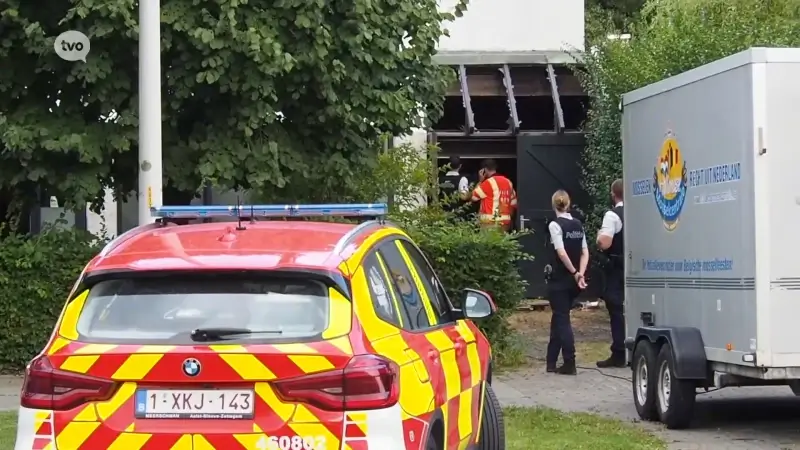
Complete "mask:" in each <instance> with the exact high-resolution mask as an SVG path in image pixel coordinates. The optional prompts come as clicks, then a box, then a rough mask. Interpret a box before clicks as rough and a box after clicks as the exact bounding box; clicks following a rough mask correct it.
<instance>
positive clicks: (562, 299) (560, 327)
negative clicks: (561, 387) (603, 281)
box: [547, 280, 578, 366]
mask: <svg viewBox="0 0 800 450" xmlns="http://www.w3.org/2000/svg"><path fill="white" fill-rule="evenodd" d="M568 281H570V282H572V280H568ZM572 284H574V282H573V283H572ZM548 296H549V300H550V311H551V312H552V314H553V315H552V316H551V317H550V342H549V343H548V344H547V364H548V365H550V366H552V365H555V363H556V361H558V354H559V353H561V354H562V356H563V358H564V362H575V336H574V335H573V334H572V323H571V322H570V318H569V314H570V312H571V311H572V302H573V300H575V297H577V296H578V289H577V287H561V286H552V287H550V286H548Z"/></svg>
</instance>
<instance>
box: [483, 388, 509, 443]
mask: <svg viewBox="0 0 800 450" xmlns="http://www.w3.org/2000/svg"><path fill="white" fill-rule="evenodd" d="M484 389H485V392H484V395H483V420H482V421H481V435H480V441H479V443H478V449H479V450H505V449H506V427H505V424H504V422H503V409H502V408H501V407H500V401H499V400H497V396H496V395H494V390H492V385H490V384H489V383H484Z"/></svg>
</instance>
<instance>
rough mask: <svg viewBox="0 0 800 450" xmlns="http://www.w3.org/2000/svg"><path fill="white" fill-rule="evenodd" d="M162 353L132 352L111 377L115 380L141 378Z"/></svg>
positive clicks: (159, 358)
mask: <svg viewBox="0 0 800 450" xmlns="http://www.w3.org/2000/svg"><path fill="white" fill-rule="evenodd" d="M163 357H164V355H158V354H155V355H154V354H139V353H134V354H133V355H131V356H129V357H128V359H126V360H125V362H124V363H122V365H121V366H119V369H117V371H116V372H114V375H112V376H111V378H113V379H115V380H141V379H142V378H144V377H145V376H146V375H147V373H148V372H150V370H152V369H153V367H154V366H155V365H156V363H158V361H159V360H161V358H163Z"/></svg>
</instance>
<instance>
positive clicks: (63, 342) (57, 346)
mask: <svg viewBox="0 0 800 450" xmlns="http://www.w3.org/2000/svg"><path fill="white" fill-rule="evenodd" d="M70 342H71V341H70V340H68V339H64V338H62V337H60V336H58V337H56V338H55V339H53V344H52V345H51V346H50V348H49V349H47V354H48V355H53V354H55V353H56V352H57V351H59V350H61V349H62V348H64V347H66V346H67V345H69V344H70Z"/></svg>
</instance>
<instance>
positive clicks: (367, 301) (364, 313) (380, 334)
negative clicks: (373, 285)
mask: <svg viewBox="0 0 800 450" xmlns="http://www.w3.org/2000/svg"><path fill="white" fill-rule="evenodd" d="M350 281H351V283H350V285H351V286H352V289H353V302H354V306H355V308H356V316H357V317H358V320H359V321H360V322H361V325H362V327H363V329H364V333H366V335H367V339H368V340H369V341H371V342H375V341H377V340H380V339H383V338H385V337H387V336H392V335H396V334H398V333H399V332H400V331H399V330H398V329H397V328H396V327H394V326H392V325H390V324H388V323H386V322H384V321H383V320H381V319H379V318H378V316H377V315H375V308H374V307H373V306H372V300H371V297H370V292H369V287H368V285H367V278H366V275H365V274H364V268H363V267H359V268H358V270H356V271H355V273H353V277H352V278H351V280H350ZM405 347H407V346H406V345H404V346H402V347H400V348H398V349H396V350H398V351H400V352H402V350H403V348H405ZM376 350H378V349H377V348H376ZM378 353H382V352H380V351H378ZM387 356H388V355H387ZM389 357H390V358H391V356H389Z"/></svg>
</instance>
